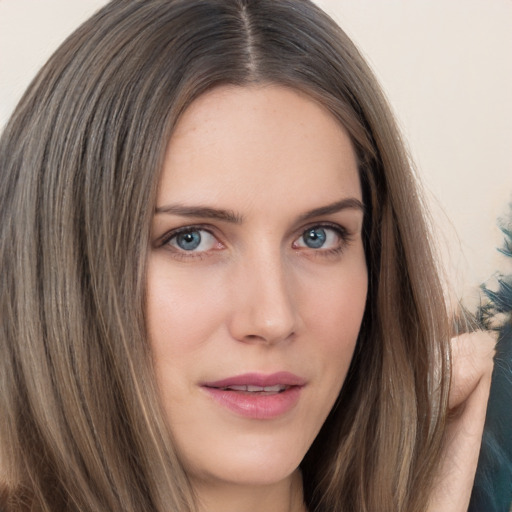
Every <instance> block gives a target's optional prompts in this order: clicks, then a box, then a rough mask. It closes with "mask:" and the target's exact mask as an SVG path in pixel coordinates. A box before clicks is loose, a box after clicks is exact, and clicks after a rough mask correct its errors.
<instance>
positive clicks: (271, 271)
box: [229, 254, 299, 344]
mask: <svg viewBox="0 0 512 512" xmlns="http://www.w3.org/2000/svg"><path fill="white" fill-rule="evenodd" d="M235 273H236V279H234V281H233V288H232V289H233V294H232V310H231V311H232V314H231V317H230V319H229V330H230V333H231V336H232V337H233V338H234V339H236V340H238V341H243V342H246V343H266V344H275V343H279V342H282V341H285V340H290V339H292V338H293V337H294V335H295V334H296V331H297V328H298V324H299V314H298V310H297V307H296V305H295V300H294V297H293V295H292V292H293V290H292V288H293V276H292V272H291V269H287V267H286V264H285V262H283V261H282V258H281V257H280V255H270V254H269V255H267V256H265V255H260V257H255V258H252V259H251V260H250V261H249V260H246V261H245V262H244V263H242V264H240V266H239V268H238V269H237V270H236V271H235Z"/></svg>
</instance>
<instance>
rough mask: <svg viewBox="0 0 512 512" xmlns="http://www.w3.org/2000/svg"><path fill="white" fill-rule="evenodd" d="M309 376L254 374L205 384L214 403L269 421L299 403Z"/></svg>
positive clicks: (237, 413)
mask: <svg viewBox="0 0 512 512" xmlns="http://www.w3.org/2000/svg"><path fill="white" fill-rule="evenodd" d="M305 385H306V381H305V379H303V378H301V377H298V376H297V375H294V374H292V373H289V372H278V373H274V374H271V375H265V374H258V373H250V374H244V375H238V376H234V377H228V378H226V379H221V380H218V381H214V382H206V383H204V384H202V385H201V387H202V388H203V389H204V390H205V391H206V393H207V394H208V395H209V396H210V397H211V398H213V400H214V402H215V403H216V404H218V405H220V406H222V407H223V408H226V409H228V410H229V411H230V412H231V413H235V414H236V415H239V416H243V417H245V418H251V419H257V420H265V419H274V418H277V417H280V416H283V415H285V414H286V413H288V412H289V411H290V410H292V409H293V408H294V407H295V406H296V405H297V403H298V402H299V399H300V396H301V391H302V389H303V387H304V386H305Z"/></svg>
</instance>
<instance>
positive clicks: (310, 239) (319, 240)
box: [302, 228, 327, 249]
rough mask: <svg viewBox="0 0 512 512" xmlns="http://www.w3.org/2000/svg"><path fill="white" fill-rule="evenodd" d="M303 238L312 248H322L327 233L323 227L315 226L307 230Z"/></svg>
mask: <svg viewBox="0 0 512 512" xmlns="http://www.w3.org/2000/svg"><path fill="white" fill-rule="evenodd" d="M302 239H303V240H304V243H305V244H306V246H307V247H309V248H310V249H320V247H322V246H323V245H324V244H325V241H326V240H327V234H326V233H325V229H323V228H313V229H309V230H307V231H305V232H304V234H303V235H302Z"/></svg>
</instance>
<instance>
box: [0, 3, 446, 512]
mask: <svg viewBox="0 0 512 512" xmlns="http://www.w3.org/2000/svg"><path fill="white" fill-rule="evenodd" d="M267 83H268V84H279V85H283V86H287V87H290V88H292V89H295V90H298V91H301V92H303V93H305V94H307V95H308V96H309V97H310V98H312V99H313V100H315V101H317V102H318V103H319V104H321V105H323V106H324V107H326V108H327V109H328V110H329V111H330V112H331V113H332V115H333V116H335V118H336V119H337V120H338V121H339V122H340V123H341V124H342V125H343V126H344V127H345V129H346V130H347V132H348V133H349V135H350V138H351V140H352V143H353V146H354V148H355V151H356V154H357V158H358V165H359V174H360V180H361V184H362V188H363V200H364V203H365V219H364V228H363V229H364V233H363V235H364V246H365V254H366V260H367V265H368V272H369V293H368V298H367V304H366V310H365V313H364V318H363V323H362V327H361V331H360V335H359V338H358V342H357V347H356V350H355V354H354V357H353V361H352V364H351V367H350V370H349V374H348V376H347V378H346V381H345V383H344V386H343V389H342V391H341V394H340V396H339V398H338V400H337V402H336V405H335V406H334V408H333V410H332V411H331V413H330V415H329V417H328V419H327V421H326V422H325V424H324V426H323V427H322V430H321V432H320V433H319V435H318V437H317V439H316V440H315V442H314V443H313V445H312V446H311V448H310V449H309V451H308V453H307V454H306V457H305V458H304V460H303V461H302V464H301V469H302V473H303V480H304V499H305V502H306V504H307V507H308V510H309V511H310V512H333V511H336V512H338V511H340V512H341V511H356V512H375V511H379V512H420V511H422V510H424V509H425V508H426V506H427V503H428V493H429V490H430V488H431V486H432V482H433V479H434V477H435V472H436V468H437V466H438V463H439V459H440V457H441V443H442V436H443V432H444V423H445V416H446V409H447V394H448V388H449V380H450V369H449V348H448V321H447V312H446V307H445V301H444V298H443V291H442V287H441V285H440V279H439V276H438V270H437V267H436V263H435V260H434V257H433V253H432V239H431V236H430V235H429V231H428V225H427V222H426V220H425V215H424V206H423V204H422V201H421V197H420V195H419V192H418V187H417V185H416V181H415V178H414V175H413V172H412V170H411V163H410V159H409V158H408V155H407V153H406V151H405V150H404V145H403V143H402V141H401V138H400V135H399V132H398V130H397V128H396V126H395V122H394V120H393V116H392V114H391V113H390V110H389V108H388V106H387V103H386V100H385V98H384V96H383V94H382V93H381V91H380V89H379V87H378V85H377V83H376V81H375V79H374V77H373V75H372V73H371V71H370V70H369V68H368V66H367V65H366V63H365V61H364V60H363V58H362V57H361V55H360V54H359V52H358V51H357V49H356V48H355V46H354V45H353V43H352V42H351V41H350V40H349V39H348V37H347V36H346V35H345V33H344V32H343V31H342V30H341V29H340V28H339V27H338V26H337V25H336V24H335V23H334V22H333V21H332V20H331V19H330V18H329V17H328V16H327V15H326V14H325V13H323V12H322V11H321V10H320V9H319V8H318V7H316V6H315V5H314V4H313V3H311V2H310V1H309V0H114V1H112V2H110V3H109V4H107V5H106V6H105V7H104V8H103V9H101V10H100V11H98V12H97V13H96V14H95V15H94V16H93V17H92V18H90V19H89V20H88V21H86V22H85V23H84V24H83V25H82V26H81V27H80V28H78V30H76V32H74V33H73V34H72V35H71V36H70V37H69V38H68V39H67V40H66V41H65V42H64V43H63V44H62V45H61V47H60V48H59V49H58V50H57V51H56V53H55V54H54V55H53V56H52V57H51V58H50V60H49V61H48V63H47V64H46V65H45V66H44V68H43V69H42V70H41V72H40V73H39V74H38V75H37V77H36V78H35V79H34V81H33V82H32V84H31V85H30V87H29V88H28V90H27V92H26V93H25V95H24V96H23V98H22V99H21V101H20V103H19V105H18V106H17V108H16V110H15V112H14V114H13V116H12V118H11V120H10V122H9V123H8V124H7V126H6V128H5V129H4V133H3V136H2V139H1V144H0V173H1V174H0V269H1V285H0V315H1V327H0V354H1V357H0V486H1V490H0V494H1V500H2V501H1V504H2V506H3V508H2V510H8V511H21V510H33V511H38V512H39V511H45V512H49V511H51V512H55V511H59V512H60V511H81V512H87V511H97V512H100V511H121V510H122V511H124V512H140V511H142V510H143V511H145V512H157V511H158V512H170V511H176V512H187V511H193V510H195V504H194V494H193V490H192V489H191V488H190V484H189V482H188V480H187V475H186V473H185V472H184V470H183V468H182V466H181V464H180V461H179V458H178V457H177V455H176V452H175V449H174V447H173V443H172V432H169V429H168V426H167V425H166V421H165V416H164V413H163V412H162V408H161V405H160V402H159V397H158V393H157V387H156V383H155V375H154V370H153V363H152V355H151V348H150V346H149V344H148V340H147V333H146V327H145V282H146V276H145V272H146V260H147V253H148V247H149V234H150V227H149V226H150V222H151V218H152V216H153V214H154V209H155V197H156V190H157V184H158V180H159V174H160V170H161V168H162V164H163V158H164V152H165V149H166V145H167V142H168V140H169V138H170V136H171V134H172V131H173V128H174V127H175V125H176V123H177V121H178V120H179V118H180V115H181V114H182V113H183V111H184V110H185V109H186V108H187V106H188V105H190V103H191V102H192V101H194V99H196V98H197V97H198V96H200V95H201V94H202V93H204V92H205V91H208V90H211V89H212V88H214V87H216V86H218V85H222V84H232V85H237V86H245V85H250V84H267ZM176 336H179V334H176ZM340 378H341V376H340Z"/></svg>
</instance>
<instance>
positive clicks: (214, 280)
mask: <svg viewBox="0 0 512 512" xmlns="http://www.w3.org/2000/svg"><path fill="white" fill-rule="evenodd" d="M362 224H363V210H362V194H361V186H360V182H359V177H358V170H357V165H356V159H355V155H354V151H353V148H352V145H351V142H350V140H349V137H348V136H347V134H346V133H345V131H344V130H343V128H342V127H340V125H339V124H338V123H337V122H336V121H335V119H334V118H333V117H332V116H331V115H330V114H329V113H328V112H327V111H326V110H324V109H323V108H322V107H320V106H319V105H318V104H317V103H315V102H314V101H312V100H311V99H309V98H308V97H307V96H305V95H303V94H300V93H297V92H295V91H294V90H291V89H288V88H285V87H281V86H251V87H235V86H230V87H228V86H223V87H219V88H217V89H214V90H212V91H210V92H208V93H206V94H204V95H203V96H201V97H200V98H199V99H197V100H196V101H195V102H194V103H192V105H191V106H190V107H189V108H188V110H187V111H186V112H185V114H184V115H183V117H182V118H181V119H180V121H179V123H178V125H177V127H176V130H175V131H174V134H173V135H172V137H171V140H170V142H169V145H168V149H167V153H166V159H165V164H164V167H163V170H162V175H161V178H160V184H159V191H158V198H157V208H156V212H155V215H154V220H153V225H152V246H151V249H150V255H149V268H148V304H147V315H148V330H149V339H150V343H151V349H152V353H153V357H154V361H155V366H156V376H157V381H158V385H159V390H160V393H161V399H162V402H163V406H164V408H165V412H166V415H167V420H168V423H169V425H170V428H171V431H172V433H173V436H174V441H175V443H176V447H177V450H178V453H179V456H180V458H181V460H182V462H183V464H184V467H185V469H186V471H187V473H188V475H189V477H190V478H191V480H192V482H196V483H220V482H224V483H237V484H265V483H272V482H279V481H282V480H283V479H286V478H287V477H289V476H290V475H292V473H293V472H294V470H295V469H296V468H297V467H298V465H299V463H300V461H301V459H302V458H303V457H304V455H305V453H306V451H307V450H308V448H309V447H310V445H311V443H312V442H313V440H314V438H315V436H316V435H317V433H318V431H319V429H320V427H321V426H322V424H323V422H324V420H325V419H326V417H327V415H328V413H329V411H330V409H331V407H332V406H333V404H334V401H335V400H336V397H337V396H338V393H339V391H340V389H341V386H342V384H343V381H344V379H345V376H346V373H347V369H348V367H349V363H350V360H351V357H352V354H353V351H354V347H355V344H356V339H357V336H358V332H359V328H360V324H361V319H362V316H363V311H364V306H365V300H366V292H367V270H366V264H365V256H364V251H363V243H362V239H361V228H362Z"/></svg>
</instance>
